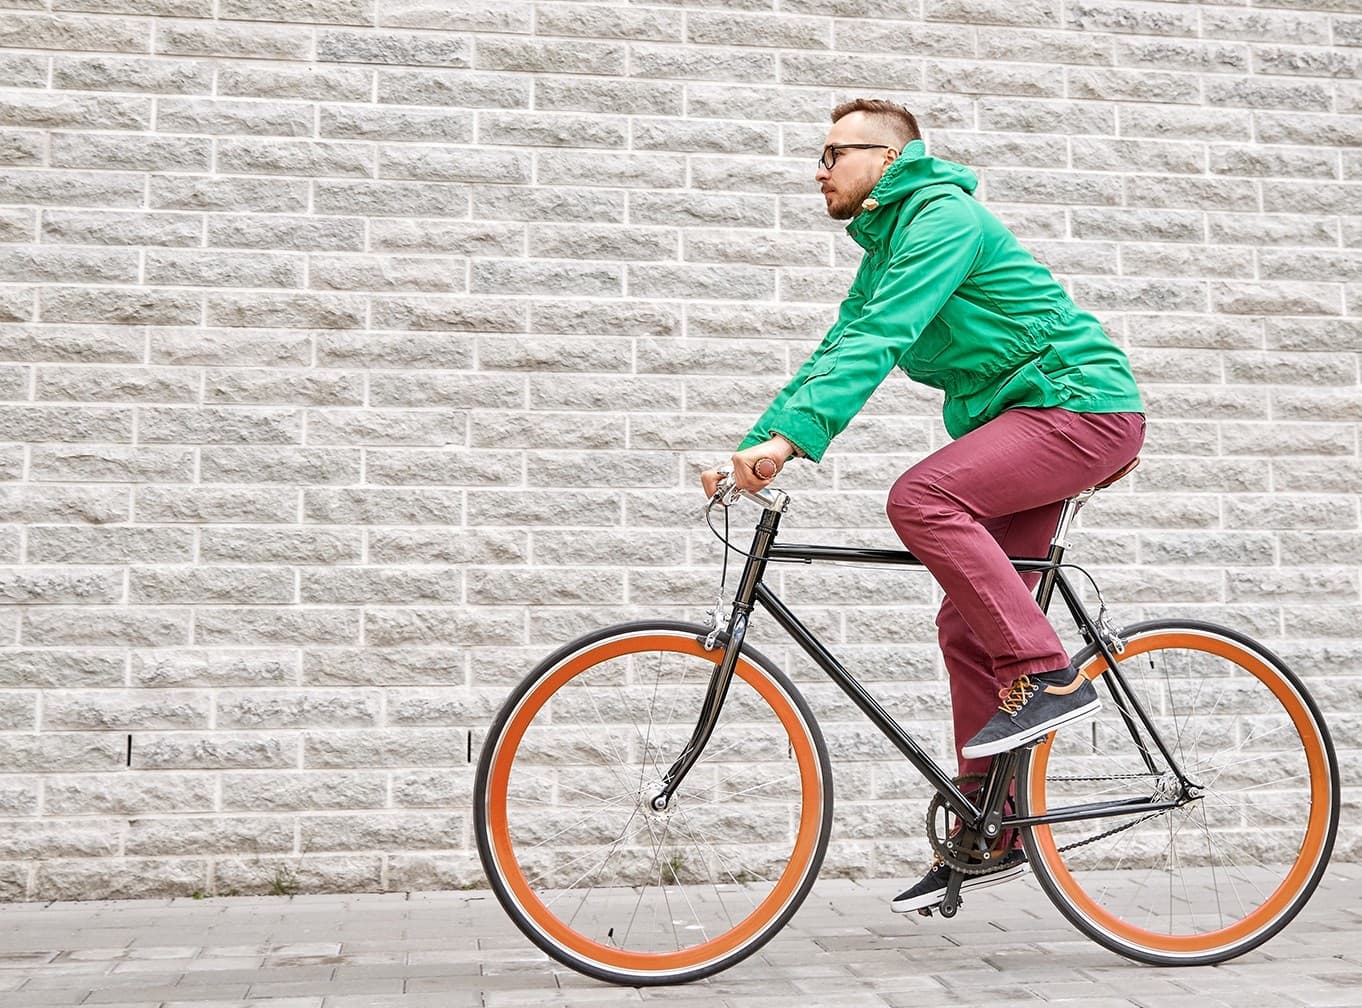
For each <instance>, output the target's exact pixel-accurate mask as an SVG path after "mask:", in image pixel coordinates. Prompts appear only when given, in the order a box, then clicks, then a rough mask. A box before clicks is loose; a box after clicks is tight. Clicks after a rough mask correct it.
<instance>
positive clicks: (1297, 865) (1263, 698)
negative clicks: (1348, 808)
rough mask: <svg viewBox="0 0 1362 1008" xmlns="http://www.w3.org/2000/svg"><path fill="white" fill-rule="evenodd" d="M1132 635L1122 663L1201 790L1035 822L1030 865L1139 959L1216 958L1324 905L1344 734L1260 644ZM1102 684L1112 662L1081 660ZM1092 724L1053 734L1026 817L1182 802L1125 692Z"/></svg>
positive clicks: (1107, 939)
mask: <svg viewBox="0 0 1362 1008" xmlns="http://www.w3.org/2000/svg"><path fill="white" fill-rule="evenodd" d="M1120 636H1121V637H1122V638H1123V639H1124V640H1125V642H1126V643H1125V647H1124V649H1123V651H1122V653H1121V654H1119V655H1117V656H1116V659H1117V666H1118V667H1119V668H1120V669H1121V671H1122V674H1123V675H1124V676H1125V677H1126V679H1127V681H1128V682H1130V684H1131V689H1132V691H1133V692H1134V693H1135V694H1136V695H1137V697H1139V698H1140V701H1141V703H1143V704H1144V705H1145V707H1146V709H1147V710H1148V711H1149V713H1150V716H1151V718H1152V719H1153V720H1154V722H1155V724H1156V726H1158V727H1159V730H1160V734H1161V735H1162V737H1163V738H1164V740H1165V742H1166V743H1167V744H1168V745H1169V747H1170V748H1171V749H1172V750H1173V752H1174V754H1175V756H1176V758H1177V759H1179V760H1180V761H1181V762H1182V766H1183V769H1184V770H1185V772H1186V773H1187V774H1188V776H1189V777H1190V778H1191V779H1192V780H1193V781H1194V782H1195V783H1197V784H1198V785H1200V786H1201V787H1202V788H1204V791H1202V797H1201V798H1199V799H1196V800H1193V801H1191V802H1190V803H1188V804H1186V805H1183V806H1181V807H1179V808H1177V809H1173V810H1170V811H1165V812H1155V813H1152V814H1150V813H1144V814H1137V815H1127V816H1124V817H1120V818H1104V819H1097V820H1087V821H1082V822H1074V823H1056V824H1051V825H1044V826H1035V827H1032V828H1030V829H1026V830H1024V831H1023V833H1024V843H1025V846H1026V851H1027V855H1028V857H1029V858H1030V861H1031V865H1032V867H1033V869H1034V870H1035V873H1036V877H1037V879H1038V880H1039V881H1040V884H1041V887H1042V888H1043V889H1044V890H1045V893H1046V895H1047V896H1049V898H1050V899H1051V901H1052V902H1053V903H1054V904H1055V906H1056V907H1057V908H1058V909H1059V911H1060V912H1061V913H1062V914H1063V915H1064V916H1065V917H1066V918H1068V919H1069V921H1070V922H1072V923H1073V924H1074V925H1075V926H1076V927H1077V928H1078V929H1079V930H1080V931H1082V932H1083V933H1084V934H1086V935H1087V936H1088V937H1090V938H1092V939H1093V940H1094V941H1096V942H1098V943H1099V944H1101V945H1103V946H1105V947H1106V948H1108V949H1111V950H1112V951H1114V952H1117V953H1119V954H1121V955H1124V956H1126V957H1128V958H1131V959H1134V960H1136V961H1139V962H1143V963H1149V964H1154V965H1206V964H1210V963H1218V962H1224V961H1225V960H1227V959H1231V958H1233V957H1235V956H1238V955H1242V954H1243V953H1245V952H1248V951H1250V950H1251V949H1254V948H1256V947H1258V946H1259V945H1261V944H1262V943H1263V942H1265V941H1267V940H1268V939H1270V938H1271V937H1272V936H1273V935H1275V934H1277V933H1278V932H1279V931H1280V930H1281V929H1282V928H1284V927H1285V926H1286V925H1287V924H1288V923H1289V922H1290V921H1291V919H1292V918H1293V917H1295V915H1296V914H1297V913H1299V912H1300V910H1301V908H1302V907H1303V906H1304V905H1305V903H1306V902H1307V901H1308V900H1309V898H1310V896H1311V894H1312V893H1313V892H1314V890H1315V887H1316V886H1317V885H1318V884H1319V881H1320V878H1321V877H1322V876H1323V874H1324V870H1325V868H1326V866H1327V864H1328V861H1329V856H1330V854H1331V852H1332V849H1333V844H1334V838H1335V835H1336V833H1337V830H1338V818H1339V772H1338V761H1337V758H1336V756H1335V753H1334V748H1333V743H1332V742H1331V740H1330V738H1329V731H1328V728H1327V726H1326V725H1325V723H1324V719H1323V718H1322V717H1321V715H1320V712H1319V708H1318V707H1317V706H1316V704H1315V702H1314V700H1313V699H1312V698H1311V696H1310V694H1309V693H1308V691H1307V690H1306V688H1305V686H1304V685H1303V684H1302V683H1301V681H1300V679H1299V678H1298V677H1297V676H1296V675H1295V674H1294V673H1293V672H1292V671H1291V670H1290V669H1288V668H1287V667H1286V665H1285V664H1284V663H1283V662H1282V661H1281V659H1280V658H1278V657H1277V656H1276V655H1274V654H1272V652H1270V651H1268V650H1267V649H1266V648H1264V647H1263V646H1262V645H1260V644H1258V643H1256V642H1255V641H1253V640H1252V639H1250V638H1249V637H1246V636H1244V635H1243V634H1240V633H1237V632H1235V631H1233V630H1229V629H1226V628H1224V627H1218V626H1215V625H1214V624H1210V623H1202V622H1196V621H1185V620H1155V621H1149V622H1144V623H1138V624H1135V625H1133V626H1131V627H1129V628H1127V629H1125V630H1123V631H1122V632H1121V634H1120ZM1075 662H1076V664H1077V665H1078V667H1079V668H1081V669H1083V670H1084V672H1085V674H1087V675H1088V676H1089V677H1090V678H1092V679H1093V680H1094V681H1095V682H1097V683H1101V682H1104V681H1105V682H1106V683H1107V685H1108V687H1110V685H1111V683H1110V679H1111V677H1110V676H1106V677H1105V679H1104V673H1105V672H1106V668H1107V666H1106V663H1105V661H1104V660H1103V659H1102V658H1101V656H1100V655H1099V654H1097V650H1096V648H1095V647H1089V648H1087V649H1086V650H1084V651H1083V652H1081V653H1080V654H1079V655H1078V656H1077V658H1076V659H1075ZM1099 691H1100V692H1102V694H1103V710H1102V712H1101V713H1100V714H1099V716H1098V719H1097V720H1096V721H1094V722H1092V723H1091V724H1087V723H1084V724H1080V725H1076V726H1074V727H1072V728H1065V729H1062V730H1061V731H1059V732H1058V733H1052V734H1051V735H1050V736H1048V737H1047V738H1046V739H1045V740H1043V741H1042V742H1041V743H1040V744H1039V745H1037V746H1036V747H1035V748H1034V749H1033V750H1032V752H1031V754H1030V756H1029V758H1028V759H1027V761H1026V762H1025V765H1024V768H1023V773H1022V779H1021V781H1020V782H1019V787H1018V791H1019V797H1020V803H1021V808H1022V812H1023V814H1025V815H1039V814H1042V813H1044V812H1045V810H1046V809H1047V808H1049V809H1056V808H1059V807H1061V806H1072V805H1079V804H1083V803H1085V802H1093V801H1107V800H1112V799H1113V798H1119V797H1128V796H1129V797H1137V796H1138V797H1146V798H1147V797H1151V796H1155V795H1157V796H1164V797H1167V796H1169V795H1171V794H1173V793H1175V791H1176V789H1177V785H1176V780H1175V778H1174V776H1173V775H1172V774H1171V773H1168V772H1167V770H1166V761H1164V760H1163V758H1162V756H1161V754H1160V753H1159V752H1158V751H1157V749H1155V747H1153V746H1148V747H1147V748H1150V749H1152V750H1154V751H1153V754H1152V755H1153V758H1154V761H1155V765H1154V768H1153V771H1150V770H1149V769H1148V768H1147V767H1146V765H1145V764H1144V761H1143V758H1142V757H1141V756H1140V753H1139V751H1138V749H1137V748H1136V746H1135V745H1134V743H1133V741H1132V739H1133V736H1132V735H1131V733H1130V732H1129V730H1128V729H1126V728H1125V727H1124V723H1123V721H1122V719H1121V717H1120V713H1119V710H1118V709H1117V706H1116V704H1115V703H1114V701H1113V699H1112V696H1111V693H1110V690H1107V691H1101V690H1100V688H1099Z"/></svg>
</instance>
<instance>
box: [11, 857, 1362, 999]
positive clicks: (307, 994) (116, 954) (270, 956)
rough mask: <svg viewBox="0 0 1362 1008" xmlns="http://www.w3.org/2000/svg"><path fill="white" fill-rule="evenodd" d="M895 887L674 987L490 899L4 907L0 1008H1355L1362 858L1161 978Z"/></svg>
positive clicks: (987, 905) (1017, 885) (979, 901)
mask: <svg viewBox="0 0 1362 1008" xmlns="http://www.w3.org/2000/svg"><path fill="white" fill-rule="evenodd" d="M894 891H895V886H894V884H893V883H882V882H877V883H874V884H866V885H858V884H855V883H850V882H841V881H829V882H826V883H820V884H819V886H818V887H817V888H816V889H815V890H814V892H813V895H812V896H811V897H810V898H809V901H808V902H807V903H806V904H805V905H804V907H803V909H801V910H800V912H799V914H798V915H797V916H796V917H795V919H794V921H793V923H792V924H791V925H790V926H789V927H788V928H787V929H786V930H785V931H784V932H782V934H781V935H780V936H779V937H777V938H776V939H775V940H774V941H773V942H772V943H771V944H769V945H768V946H767V947H766V948H765V949H764V950H763V951H762V952H760V953H758V954H757V955H755V956H754V957H752V958H751V959H749V960H747V961H746V962H745V963H743V964H742V965H740V966H738V967H735V968H734V969H732V970H730V971H729V972H727V973H725V974H721V975H720V976H718V977H715V978H712V979H710V980H708V981H703V982H700V983H697V984H692V985H690V986H687V987H672V988H649V989H644V990H634V989H631V988H619V987H610V986H607V985H605V984H601V983H597V982H595V981H592V980H588V979H586V978H584V977H580V976H578V975H576V974H574V973H571V972H568V971H565V970H563V969H562V968H560V967H558V966H556V965H555V964H554V963H552V962H550V961H549V960H547V959H546V958H545V957H544V956H542V955H540V954H539V953H538V952H537V951H536V950H535V949H534V948H533V947H532V946H530V944H529V943H528V942H527V941H525V940H524V939H523V938H522V937H521V936H520V934H519V933H518V932H517V931H516V930H515V929H514V928H513V927H512V925H511V924H510V923H509V922H508V921H507V919H506V918H505V916H504V915H503V914H502V912H501V910H500V908H499V907H498V906H497V904H496V902H495V900H493V899H492V898H491V896H490V895H489V894H487V893H478V892H473V893H467V892H461V893H432V894H411V895H365V896H305V897H292V898H288V897H272V898H254V899H208V900H192V899H175V900H159V901H155V900H152V901H140V902H106V903H50V904H32V903H29V904H10V905H7V906H0V1005H3V1006H6V1008H10V1006H13V1008H37V1006H43V1005H78V1004H79V1005H102V1006H108V1008H245V1006H254V1008H265V1006H268V1008H472V1006H477V1008H482V1006H487V1008H496V1006H508V1008H519V1006H531V1005H533V1006H540V1005H544V1006H550V1008H587V1006H593V1008H594V1006H605V1005H615V1004H655V1005H670V1006H679V1008H701V1006H705V1008H714V1006H723V1008H727V1006H743V1008H793V1006H795V1005H799V1006H801V1008H802V1006H823V1005H827V1006H831V1008H872V1006H873V1008H886V1006H888V1008H907V1006H917V1005H950V1006H952V1008H956V1006H963V1008H968V1006H975V1005H979V1006H984V1005H987V1006H989V1008H1012V1006H1019V1005H1029V1006H1033V1008H1039V1006H1041V1005H1046V1004H1052V1005H1073V1006H1082V1008H1131V1006H1138V1008H1184V1006H1185V1008H1219V1006H1233V1008H1245V1006H1251V1008H1274V1006H1286V1005H1291V1006H1300V1005H1309V1006H1319V1008H1325V1006H1338V1008H1342V1006H1348V1008H1356V1006H1358V1005H1362V938H1359V927H1362V865H1337V866H1335V867H1334V868H1332V869H1331V870H1330V874H1329V875H1328V876H1327V877H1326V878H1325V881H1324V885H1323V886H1322V887H1321V888H1320V890H1319V892H1318V893H1316V895H1315V898H1314V900H1313V901H1312V902H1311V904H1310V905H1309V906H1308V907H1307V908H1306V909H1305V911H1304V912H1303V913H1302V915H1301V916H1300V917H1299V918H1297V920H1296V921H1295V923H1294V924H1293V925H1292V926H1291V927H1290V928H1288V929H1287V930H1286V931H1285V932H1284V933H1282V934H1280V935H1278V936H1277V937H1276V938H1275V939H1273V940H1272V941H1271V942H1269V943H1268V944H1267V945H1266V946H1264V947H1263V948H1261V949H1259V950H1257V951H1256V952H1252V953H1250V954H1248V955H1246V956H1242V957H1240V958H1239V959H1237V960H1235V961H1233V962H1231V963H1228V964H1225V965H1223V966H1217V967H1206V968H1182V969H1156V968H1151V967H1147V966H1139V965H1137V964H1135V963H1131V962H1128V961H1126V960H1124V959H1122V958H1120V957H1118V956H1115V955H1112V954H1110V953H1108V952H1105V951H1104V950H1102V949H1100V948H1098V947H1097V946H1096V945H1093V944H1091V943H1090V942H1088V941H1087V940H1085V939H1084V938H1083V937H1082V936H1081V935H1079V934H1078V933H1077V932H1076V931H1074V930H1073V929H1072V928H1070V927H1069V926H1068V925H1067V924H1066V923H1065V922H1064V921H1063V920H1062V919H1061V918H1060V916H1059V915H1058V913H1057V912H1056V911H1055V910H1054V909H1053V908H1052V907H1051V906H1050V905H1049V903H1047V902H1046V900H1045V898H1044V896H1043V895H1042V894H1041V892H1040V890H1039V888H1038V887H1037V886H1036V884H1035V882H1034V881H1032V880H1031V879H1030V878H1029V877H1028V878H1027V879H1026V880H1025V881H1019V882H1014V883H1010V884H1008V885H1006V886H999V887H997V888H995V889H992V890H988V891H985V892H979V893H976V894H975V895H974V896H973V897H972V898H971V899H970V901H969V903H968V905H967V906H966V907H965V909H964V910H962V912H961V915H960V916H959V917H957V918H955V920H952V921H944V920H942V919H941V918H939V917H933V918H931V919H930V920H927V919H924V918H921V917H917V916H907V917H900V916H897V915H894V914H891V913H890V912H889V911H888V909H887V907H886V906H885V904H884V900H885V899H886V898H887V897H889V896H892V895H893V893H894Z"/></svg>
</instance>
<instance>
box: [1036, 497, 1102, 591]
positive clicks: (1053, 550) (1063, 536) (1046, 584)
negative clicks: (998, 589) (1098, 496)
mask: <svg viewBox="0 0 1362 1008" xmlns="http://www.w3.org/2000/svg"><path fill="white" fill-rule="evenodd" d="M1091 493H1092V491H1090V490H1089V491H1084V493H1082V494H1079V495H1078V496H1077V497H1070V498H1069V499H1068V500H1066V501H1065V502H1064V507H1063V508H1062V509H1061V510H1060V512H1059V520H1058V521H1057V522H1055V534H1054V535H1053V536H1052V537H1051V539H1050V549H1049V552H1047V553H1046V554H1045V559H1046V561H1047V562H1048V563H1049V564H1050V567H1049V568H1048V569H1047V570H1046V571H1045V573H1043V574H1042V575H1041V576H1040V583H1039V584H1037V585H1036V604H1037V605H1038V606H1040V611H1041V612H1048V611H1049V609H1050V599H1051V598H1052V597H1053V596H1054V593H1055V578H1056V577H1057V576H1058V574H1059V571H1058V565H1059V562H1060V561H1061V560H1063V559H1064V551H1065V550H1066V549H1067V548H1068V546H1069V529H1070V528H1071V527H1072V526H1073V521H1074V516H1075V515H1077V514H1078V509H1079V508H1081V507H1082V506H1083V503H1084V502H1085V501H1086V500H1087V498H1088V496H1090V495H1091Z"/></svg>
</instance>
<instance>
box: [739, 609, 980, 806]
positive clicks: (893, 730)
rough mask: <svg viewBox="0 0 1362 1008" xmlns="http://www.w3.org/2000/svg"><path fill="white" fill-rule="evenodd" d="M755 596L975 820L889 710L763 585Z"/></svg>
mask: <svg viewBox="0 0 1362 1008" xmlns="http://www.w3.org/2000/svg"><path fill="white" fill-rule="evenodd" d="M755 597H756V600H757V602H759V603H760V604H761V607H762V608H763V609H765V610H766V611H767V612H769V613H770V614H771V615H772V617H774V618H775V621H776V622H777V623H779V624H780V626H781V629H783V630H784V631H785V632H786V633H787V634H789V635H790V636H791V637H792V638H793V639H794V641H795V643H796V644H798V645H799V646H800V647H801V648H803V649H804V653H805V654H807V655H808V656H809V657H810V658H812V659H813V660H814V662H815V663H817V665H818V667H819V668H821V669H822V670H823V671H824V672H826V673H827V675H828V678H829V679H831V680H832V681H833V682H835V683H836V684H837V685H838V687H839V688H840V689H841V690H842V692H843V693H845V694H846V695H847V696H849V697H850V698H851V702H852V703H854V704H855V705H856V706H857V707H859V708H860V709H861V712H862V713H863V714H865V716H866V717H868V718H869V719H870V721H871V723H872V724H874V725H875V727H876V728H878V729H879V730H880V732H881V733H883V735H884V737H885V738H887V739H888V740H889V741H890V742H892V743H893V744H894V747H895V748H896V749H898V751H899V752H901V753H903V755H904V758H905V759H907V760H908V762H909V763H912V764H913V766H915V767H917V770H918V773H920V774H922V776H924V777H926V778H927V780H928V781H929V782H930V783H931V785H932V787H934V788H935V789H936V791H937V793H938V794H940V795H941V796H942V798H944V799H945V801H946V803H947V804H948V805H949V806H950V807H951V809H952V811H954V812H956V813H957V814H958V815H960V816H961V817H962V818H964V819H965V820H966V821H967V822H973V821H974V820H975V819H977V818H978V816H979V809H977V808H976V807H975V806H974V804H973V803H972V802H971V801H970V800H969V799H968V798H966V797H965V796H964V795H963V794H961V792H960V789H959V788H957V787H956V786H955V781H954V780H952V779H951V778H950V777H949V776H947V774H946V773H945V772H944V771H942V769H941V768H940V767H939V766H937V765H936V761H935V760H934V759H932V757H931V756H930V755H928V753H927V752H926V751H925V750H924V749H923V748H922V747H921V746H920V745H918V744H917V740H916V739H914V738H913V737H912V736H911V735H909V734H908V733H907V732H906V731H904V730H903V728H902V727H901V726H900V725H899V723H898V722H897V721H895V720H894V718H893V717H892V716H891V715H890V714H889V712H888V711H886V710H885V709H884V708H883V707H881V706H880V704H879V701H877V700H876V699H875V698H874V697H873V696H871V695H870V694H869V693H867V692H866V690H865V687H864V686H862V685H861V684H860V683H859V682H857V681H856V680H855V679H854V678H852V676H851V673H850V672H848V671H847V670H846V669H845V668H843V667H842V665H841V663H840V662H839V661H838V660H837V659H836V658H835V657H833V655H832V653H831V652H830V651H828V649H827V648H825V647H824V646H823V645H822V643H820V642H819V640H818V638H816V637H814V635H813V634H812V633H810V632H809V630H808V628H807V627H805V626H804V624H803V623H801V622H799V618H798V617H797V616H795V614H794V613H792V612H790V610H789V609H788V608H787V607H786V605H785V603H784V602H782V601H780V599H778V598H776V596H775V594H774V593H773V592H772V591H771V589H769V588H767V587H766V585H765V584H762V583H758V584H757V589H756V594H755Z"/></svg>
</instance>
